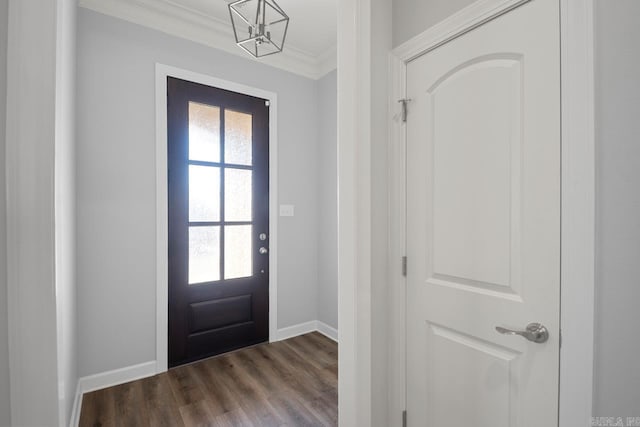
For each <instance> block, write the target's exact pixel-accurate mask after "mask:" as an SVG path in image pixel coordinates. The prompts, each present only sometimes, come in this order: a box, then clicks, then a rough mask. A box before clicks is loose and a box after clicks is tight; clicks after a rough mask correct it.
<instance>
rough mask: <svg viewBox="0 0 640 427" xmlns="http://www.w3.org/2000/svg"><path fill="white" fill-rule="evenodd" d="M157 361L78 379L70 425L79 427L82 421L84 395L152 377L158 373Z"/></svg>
mask: <svg viewBox="0 0 640 427" xmlns="http://www.w3.org/2000/svg"><path fill="white" fill-rule="evenodd" d="M156 366H157V365H156V361H155V360H153V361H151V362H145V363H140V364H139V365H134V366H128V367H126V368H121V369H115V370H113V371H108V372H103V373H101V374H95V375H89V376H86V377H82V378H80V379H78V387H77V388H76V396H75V400H74V402H73V412H72V413H71V421H70V423H69V425H70V427H77V426H78V423H79V422H80V410H81V409H82V396H83V395H84V394H85V393H89V392H92V391H96V390H100V389H103V388H107V387H112V386H114V385H120V384H124V383H128V382H130V381H135V380H139V379H141V378H147V377H151V376H153V375H155V374H156Z"/></svg>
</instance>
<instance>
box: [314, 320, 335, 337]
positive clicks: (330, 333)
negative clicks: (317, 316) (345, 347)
mask: <svg viewBox="0 0 640 427" xmlns="http://www.w3.org/2000/svg"><path fill="white" fill-rule="evenodd" d="M316 330H317V331H318V332H320V333H321V334H322V335H324V336H325V337H327V338H329V339H331V340H333V341H335V342H338V330H337V329H336V328H334V327H332V326H329V325H327V324H326V323H324V322H321V321H320V320H318V325H317V328H316Z"/></svg>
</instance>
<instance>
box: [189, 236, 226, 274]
mask: <svg viewBox="0 0 640 427" xmlns="http://www.w3.org/2000/svg"><path fill="white" fill-rule="evenodd" d="M214 280H220V227H218V226H216V227H189V284H190V285H193V284H196V283H204V282H212V281H214Z"/></svg>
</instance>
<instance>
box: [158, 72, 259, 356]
mask: <svg viewBox="0 0 640 427" xmlns="http://www.w3.org/2000/svg"><path fill="white" fill-rule="evenodd" d="M167 86H168V94H167V96H168V101H167V102H168V109H167V111H168V116H167V118H168V165H169V365H170V366H176V365H180V364H183V363H188V362H191V361H194V360H197V359H201V358H203V357H207V356H211V355H214V354H219V353H222V352H226V351H229V350H233V349H236V348H240V347H244V346H247V345H252V344H256V343H259V342H263V341H266V340H267V339H268V337H269V255H268V247H269V107H268V106H267V102H266V101H265V100H264V99H259V98H254V97H251V96H247V95H242V94H239V93H235V92H230V91H226V90H222V89H217V88H213V87H209V86H203V85H200V84H196V83H191V82H187V81H184V80H179V79H175V78H171V77H170V78H168V81H167Z"/></svg>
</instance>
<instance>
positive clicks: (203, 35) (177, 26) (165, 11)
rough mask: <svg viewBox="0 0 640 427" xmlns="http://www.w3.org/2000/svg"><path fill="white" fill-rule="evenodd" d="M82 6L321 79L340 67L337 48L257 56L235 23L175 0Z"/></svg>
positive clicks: (96, 0) (84, 2) (93, 1)
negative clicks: (238, 37) (239, 40)
mask: <svg viewBox="0 0 640 427" xmlns="http://www.w3.org/2000/svg"><path fill="white" fill-rule="evenodd" d="M79 6H80V7H83V8H85V9H90V10H93V11H95V12H99V13H102V14H105V15H109V16H113V17H115V18H119V19H122V20H125V21H128V22H132V23H134V24H138V25H142V26H145V27H148V28H152V29H154V30H158V31H162V32H163V33H167V34H170V35H173V36H176V37H180V38H183V39H187V40H190V41H193V42H196V43H200V44H203V45H206V46H209V47H213V48H215V49H219V50H222V51H225V52H228V53H231V54H234V55H237V56H241V57H243V58H245V59H248V60H250V61H256V62H259V63H262V64H267V65H270V66H272V67H276V68H279V69H281V70H285V71H289V72H291V73H294V74H298V75H301V76H304V77H307V78H310V79H314V80H317V79H319V78H321V77H323V76H324V75H326V74H327V73H328V72H330V71H332V70H334V69H335V68H336V49H335V48H332V49H329V50H328V51H327V52H325V53H323V54H322V55H320V56H318V57H316V56H314V55H311V54H309V53H307V52H304V51H302V50H300V49H297V48H295V47H293V46H291V45H289V46H286V48H285V50H284V51H283V52H282V53H279V54H278V55H272V56H268V57H263V58H260V59H256V58H254V57H252V56H251V55H249V54H247V53H246V52H244V51H243V50H242V49H239V48H238V47H237V46H236V43H235V37H234V35H233V29H232V27H231V25H230V24H229V23H228V22H226V21H223V20H221V19H219V18H217V17H214V16H211V15H207V14H205V13H202V12H200V11H197V10H195V9H192V8H189V7H186V6H183V5H180V4H178V3H175V2H173V1H171V0H80V1H79Z"/></svg>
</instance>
